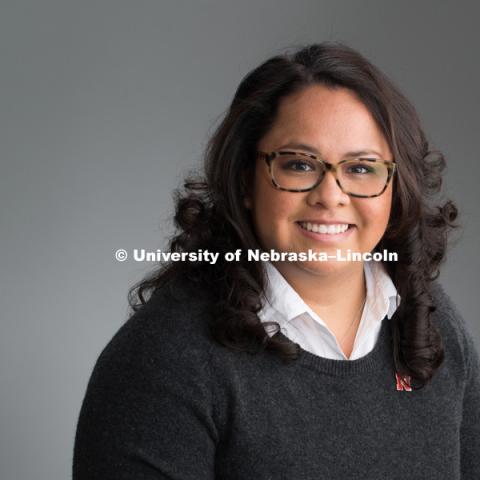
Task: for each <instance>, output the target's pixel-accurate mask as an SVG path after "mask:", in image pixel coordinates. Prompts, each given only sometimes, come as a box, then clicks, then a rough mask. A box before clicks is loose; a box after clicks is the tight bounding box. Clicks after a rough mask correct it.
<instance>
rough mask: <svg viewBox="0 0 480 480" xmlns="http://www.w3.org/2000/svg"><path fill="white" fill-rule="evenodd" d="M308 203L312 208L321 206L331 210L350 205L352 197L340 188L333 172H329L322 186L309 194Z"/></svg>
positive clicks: (324, 177) (326, 173) (321, 183)
mask: <svg viewBox="0 0 480 480" xmlns="http://www.w3.org/2000/svg"><path fill="white" fill-rule="evenodd" d="M307 203H308V204H309V205H311V206H317V205H321V206H323V207H324V208H327V209H329V208H333V207H338V206H341V205H348V204H349V203H350V197H349V196H348V195H347V194H346V193H344V192H343V191H342V189H341V188H340V187H339V186H338V184H337V181H336V179H335V176H334V174H333V172H331V171H327V172H325V175H324V176H323V179H322V181H321V182H320V184H319V185H317V186H316V187H315V188H314V189H313V190H310V192H308V194H307Z"/></svg>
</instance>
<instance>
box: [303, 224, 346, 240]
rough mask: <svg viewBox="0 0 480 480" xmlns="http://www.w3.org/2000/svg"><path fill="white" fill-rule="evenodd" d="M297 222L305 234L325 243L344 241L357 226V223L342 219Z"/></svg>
mask: <svg viewBox="0 0 480 480" xmlns="http://www.w3.org/2000/svg"><path fill="white" fill-rule="evenodd" d="M296 224H297V225H298V228H299V229H300V232H301V233H302V234H303V235H305V236H307V237H309V238H311V239H313V240H317V241H320V242H324V243H331V242H338V241H342V240H344V239H346V238H347V237H348V236H350V234H351V233H352V231H353V229H354V228H355V225H353V224H351V223H348V222H341V221H340V222H339V221H328V222H318V221H315V222H312V221H300V222H296Z"/></svg>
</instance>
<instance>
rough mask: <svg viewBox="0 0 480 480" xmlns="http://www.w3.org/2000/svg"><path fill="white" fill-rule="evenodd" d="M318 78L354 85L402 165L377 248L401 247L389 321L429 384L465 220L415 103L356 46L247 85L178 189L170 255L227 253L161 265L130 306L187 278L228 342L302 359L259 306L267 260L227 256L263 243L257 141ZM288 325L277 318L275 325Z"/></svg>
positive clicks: (272, 70)
mask: <svg viewBox="0 0 480 480" xmlns="http://www.w3.org/2000/svg"><path fill="white" fill-rule="evenodd" d="M313 84H322V85H325V86H327V87H329V88H332V89H333V88H337V87H344V88H348V89H350V90H351V91H353V92H355V93H356V95H357V96H358V98H359V99H360V100H361V101H362V102H363V103H364V105H365V106H366V107H367V108H368V110H369V111H370V113H371V115H372V116H373V118H374V119H375V121H376V122H377V124H378V125H379V127H380V128H381V131H382V133H383V134H384V136H385V138H386V140H387V142H388V144H389V147H390V150H391V152H392V154H393V157H394V159H395V161H396V162H397V172H396V175H395V176H394V179H393V200H392V209H391V214H390V220H389V224H388V226H387V229H386V231H385V234H384V236H383V237H382V239H381V241H380V242H379V244H378V245H377V246H376V248H375V250H378V251H382V250H383V249H384V248H385V249H387V250H388V251H390V252H397V253H398V258H399V261H398V262H384V265H385V268H386V270H387V272H388V274H389V275H390V277H391V278H392V281H393V283H394V284H395V286H396V288H397V290H398V293H399V295H400V298H401V302H400V305H399V308H398V309H397V311H396V312H395V315H394V316H393V318H392V339H393V352H394V363H395V367H396V370H397V372H398V373H399V374H401V375H410V377H411V379H412V387H413V388H415V389H418V388H422V387H423V386H425V385H426V384H427V383H428V382H429V381H430V380H431V378H432V377H433V375H434V373H435V371H436V370H437V369H438V368H439V367H440V365H441V364H442V362H443V360H444V346H443V342H442V337H441V335H440V332H439V330H438V328H437V327H436V326H435V324H434V323H433V322H432V321H431V314H432V312H433V311H434V310H435V305H434V304H433V297H432V293H431V289H432V285H431V282H432V281H433V280H434V279H435V278H436V277H437V276H438V274H439V266H440V264H441V263H442V261H443V260H444V257H445V252H446V248H447V240H448V236H449V233H450V231H451V229H452V228H455V227H456V225H455V223H454V221H455V219H456V217H457V209H456V207H455V205H454V204H453V203H452V202H451V201H446V200H445V201H442V200H441V199H440V195H439V193H440V190H441V184H442V170H443V169H444V167H445V159H444V156H443V154H442V153H441V152H439V151H438V150H430V149H429V143H428V141H427V139H426V137H425V134H424V132H423V130H422V128H421V125H420V121H419V118H418V114H417V112H416V110H415V108H414V107H413V105H412V104H411V103H410V102H409V101H408V99H407V98H406V97H405V96H404V95H403V94H402V93H401V92H400V90H399V89H398V88H397V87H396V86H395V85H394V83H393V82H392V81H391V80H390V79H389V78H388V77H387V76H386V75H385V74H383V73H382V72H381V71H380V70H379V69H378V68H376V67H375V66H374V65H373V64H372V63H370V62H369V61H368V60H367V59H366V58H364V57H363V56H362V55H361V54H360V53H359V52H357V51H356V50H354V49H352V48H351V47H349V46H346V45H345V44H342V43H339V42H323V43H319V44H312V45H307V46H303V47H301V48H297V49H296V50H295V51H293V52H287V53H284V54H282V55H277V56H274V57H272V58H270V59H268V60H267V61H265V62H264V63H262V64H261V65H260V66H259V67H257V68H255V69H254V70H253V71H251V72H250V73H248V74H247V75H246V76H245V77H244V78H243V80H242V81H241V83H240V85H239V87H238V89H237V91H236V93H235V96H234V98H233V101H232V103H231V105H230V107H229V109H228V111H227V112H226V114H225V116H224V118H223V120H222V121H221V123H220V124H219V125H218V127H217V129H216V130H215V132H214V134H213V135H212V136H211V138H210V140H209V143H208V145H207V148H206V151H205V158H204V160H205V164H204V168H203V170H202V171H201V172H200V173H193V174H189V175H188V176H187V178H186V180H185V182H184V185H183V188H179V189H176V190H175V192H174V199H175V216H174V223H175V226H176V233H175V234H174V235H173V237H172V238H171V239H170V241H169V248H170V251H172V252H190V251H197V250H198V249H202V250H206V249H208V250H209V251H214V252H218V253H220V256H219V260H218V261H217V263H216V264H215V265H211V264H209V263H208V262H170V263H164V264H161V265H160V266H159V268H158V269H157V270H156V271H154V272H153V273H152V274H151V275H150V276H148V277H147V278H144V279H143V280H142V281H141V282H139V283H138V284H136V285H135V286H133V287H132V288H131V290H130V291H129V303H130V306H131V308H132V310H133V312H135V311H137V309H139V308H141V306H142V305H144V304H145V303H146V302H147V301H148V299H147V296H148V295H151V294H152V293H153V292H154V291H155V290H156V289H158V288H160V287H162V286H164V285H166V284H169V283H171V282H172V281H174V280H177V279H180V280H181V282H189V283H190V284H192V285H193V286H195V288H202V290H201V291H202V292H206V293H205V294H206V295H208V297H209V299H210V310H211V315H210V318H211V320H210V324H209V327H210V331H211V334H212V336H213V338H214V339H215V340H216V341H217V342H219V343H220V344H222V345H224V346H225V347H227V348H230V349H233V350H236V351H243V352H245V351H246V352H251V353H256V352H258V351H260V350H266V351H269V352H271V353H273V354H276V355H278V356H279V357H280V358H281V359H283V360H284V361H286V362H291V361H295V359H297V358H298V356H299V346H298V345H297V344H295V343H293V342H285V341H282V339H281V338H279V337H278V335H277V336H272V337H270V336H269V335H268V334H267V333H266V329H265V326H266V325H265V324H262V323H261V321H260V319H259V318H258V316H257V312H258V311H259V310H260V308H261V307H262V302H261V298H262V294H263V292H264V286H265V282H266V273H265V270H264V266H263V265H262V262H251V261H247V259H246V256H244V255H242V257H241V260H240V261H239V262H226V261H224V260H223V254H224V253H225V252H228V251H230V252H233V251H235V250H236V249H242V251H246V250H247V249H261V247H260V244H259V242H258V239H257V237H256V234H255V230H254V227H253V222H252V219H251V216H250V212H249V210H247V209H246V208H245V205H244V201H243V200H244V197H245V195H246V193H247V191H248V190H247V187H248V185H251V182H252V181H253V178H254V177H253V175H254V165H255V161H256V155H255V152H256V149H257V144H258V143H259V141H260V139H261V138H262V137H263V136H264V135H265V134H266V133H267V132H268V130H269V129H270V127H271V126H272V124H273V122H274V120H275V116H276V112H277V108H278V105H279V102H280V101H281V100H282V99H284V98H285V97H287V96H289V95H291V94H293V93H296V92H298V91H300V90H301V89H304V88H306V87H308V86H311V85H313ZM270 324H271V325H269V326H273V328H274V329H275V328H276V329H277V331H278V330H279V328H280V327H279V324H278V323H277V322H270Z"/></svg>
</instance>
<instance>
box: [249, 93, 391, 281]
mask: <svg viewBox="0 0 480 480" xmlns="http://www.w3.org/2000/svg"><path fill="white" fill-rule="evenodd" d="M300 144H301V145H302V146H301V147H300V146H298V145H300ZM282 149H283V150H285V149H287V150H299V151H303V152H307V153H313V154H315V155H317V158H318V157H319V158H322V159H323V160H325V161H326V162H329V163H333V164H336V163H338V162H339V161H340V160H343V159H344V158H346V156H347V154H349V153H350V152H355V151H361V150H372V151H376V152H378V153H377V154H374V153H369V154H368V157H376V158H382V159H385V160H391V159H392V155H391V152H390V150H389V146H388V143H387V141H386V140H385V138H384V136H383V134H382V132H381V131H380V129H379V127H378V126H377V124H376V123H375V121H374V119H373V117H372V115H371V114H370V112H369V111H368V109H367V108H366V107H365V105H364V104H363V103H362V102H361V101H360V100H359V99H358V98H357V97H356V96H355V93H354V92H352V91H351V90H349V89H346V88H341V87H338V88H336V89H329V88H327V87H325V86H324V85H320V84H317V85H314V86H309V87H306V88H305V89H303V90H301V91H300V92H297V93H295V94H293V95H291V96H289V97H286V98H285V99H283V101H281V103H280V105H279V109H278V114H277V117H276V119H275V122H274V124H273V126H272V128H271V129H270V131H269V132H268V133H267V134H266V135H265V136H264V137H263V138H262V139H261V140H260V142H259V144H258V150H262V151H264V152H272V151H276V150H282ZM256 162H257V163H256V168H255V180H254V182H253V183H254V185H253V189H252V191H251V192H250V194H249V195H248V196H247V197H246V198H245V206H246V207H247V208H249V209H250V210H251V214H252V219H253V223H254V227H255V230H256V234H257V238H258V239H259V242H260V244H261V246H262V248H263V249H264V250H267V251H270V249H274V250H276V251H278V252H307V251H308V250H309V249H312V250H313V251H315V252H326V253H327V254H334V253H335V252H336V250H337V249H341V250H342V253H343V255H344V256H345V255H346V252H347V251H348V249H350V250H351V251H352V252H370V251H372V250H373V248H374V247H375V246H376V245H377V243H378V242H379V241H380V239H381V238H382V236H383V234H384V232H385V230H386V227H387V224H388V220H389V215H390V209H391V203H392V182H390V183H389V185H388V187H387V189H386V190H385V192H384V193H383V194H382V195H380V196H378V197H374V198H355V197H350V196H349V195H347V194H345V193H343V192H342V191H341V190H340V188H339V187H338V185H337V184H336V182H335V178H334V176H333V173H331V172H327V173H326V174H325V176H324V178H323V180H322V182H321V183H320V184H319V185H318V186H317V187H316V188H315V189H314V190H311V191H309V192H286V191H282V190H277V189H276V188H275V187H274V186H273V185H272V181H271V177H270V174H269V172H268V166H267V164H266V162H265V159H264V158H263V157H259V158H258V159H257V160H256ZM305 222H310V223H313V224H323V225H331V224H339V225H344V224H348V225H349V228H348V230H347V231H346V232H344V233H339V234H328V233H324V234H318V233H313V234H312V233H311V232H308V231H306V230H305V229H303V228H302V226H301V224H303V225H305ZM330 228H331V227H330ZM353 263H356V264H357V266H358V262H350V263H349V262H338V261H333V262H332V261H328V262H302V263H301V264H296V265H297V266H300V268H302V269H304V270H308V271H309V272H312V273H317V274H322V273H328V272H332V270H339V269H345V268H352V264H353Z"/></svg>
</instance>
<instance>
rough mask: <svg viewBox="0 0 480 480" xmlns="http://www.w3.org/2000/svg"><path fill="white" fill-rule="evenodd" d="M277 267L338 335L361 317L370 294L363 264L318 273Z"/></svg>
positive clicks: (285, 265)
mask: <svg viewBox="0 0 480 480" xmlns="http://www.w3.org/2000/svg"><path fill="white" fill-rule="evenodd" d="M273 264H274V265H275V267H276V268H277V269H278V271H279V272H280V273H281V274H282V275H283V277H284V278H285V279H286V280H287V282H288V283H289V284H290V285H291V286H292V287H293V288H294V289H295V291H296V292H297V293H298V294H299V295H300V297H301V298H302V299H303V301H304V302H305V303H306V304H307V305H308V306H309V307H310V308H311V309H312V310H313V311H314V312H315V313H316V314H317V315H318V316H319V317H320V318H321V319H322V320H323V321H324V322H325V323H326V324H327V325H328V326H329V328H330V329H331V330H332V332H334V334H338V335H341V334H342V332H344V331H345V330H346V329H347V328H348V327H349V325H350V324H351V322H352V319H353V318H354V317H355V316H357V315H358V313H359V309H360V307H361V306H362V304H363V302H364V300H365V296H366V293H367V291H366V284H365V275H364V271H363V269H364V266H363V263H362V262H351V263H350V264H349V265H347V266H346V268H342V269H339V271H330V272H316V271H314V270H312V269H309V268H308V266H304V265H298V264H295V263H293V262H275V263H273Z"/></svg>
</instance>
